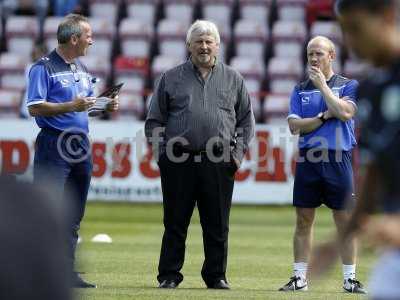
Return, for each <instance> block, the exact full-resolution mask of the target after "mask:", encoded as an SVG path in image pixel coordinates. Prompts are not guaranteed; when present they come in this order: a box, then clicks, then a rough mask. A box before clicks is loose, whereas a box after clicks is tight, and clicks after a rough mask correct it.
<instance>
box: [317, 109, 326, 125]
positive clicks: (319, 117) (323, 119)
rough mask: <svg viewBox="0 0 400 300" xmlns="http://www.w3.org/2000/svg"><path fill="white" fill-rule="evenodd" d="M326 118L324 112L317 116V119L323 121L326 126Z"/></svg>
mask: <svg viewBox="0 0 400 300" xmlns="http://www.w3.org/2000/svg"><path fill="white" fill-rule="evenodd" d="M324 116H325V115H324V113H323V112H322V111H321V112H320V113H319V114H318V115H317V118H318V119H320V120H321V122H322V124H324V123H325V122H326V119H325V117H324Z"/></svg>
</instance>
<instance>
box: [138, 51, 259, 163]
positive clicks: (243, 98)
mask: <svg viewBox="0 0 400 300" xmlns="http://www.w3.org/2000/svg"><path fill="white" fill-rule="evenodd" d="M158 127H161V128H163V129H165V132H164V134H163V138H164V141H163V142H162V143H161V144H160V146H161V148H162V147H164V146H165V144H166V142H168V141H169V140H170V139H171V138H176V137H182V138H184V139H185V140H187V141H188V145H187V147H188V148H189V149H191V150H194V151H199V150H204V149H206V144H207V141H208V140H209V139H211V138H216V137H219V138H221V139H222V140H223V141H226V142H228V143H230V142H233V141H234V142H235V143H236V146H235V149H234V150H233V155H234V157H235V158H237V159H238V160H239V161H241V160H242V158H243V156H244V153H245V151H246V150H247V148H248V143H249V141H250V139H251V138H252V137H253V135H254V116H253V111H252V108H251V102H250V97H249V95H248V92H247V90H246V87H245V85H244V80H243V78H242V76H241V75H240V74H239V73H238V72H236V71H235V70H233V69H232V68H231V67H229V66H227V65H225V64H223V63H221V62H216V64H215V66H214V67H213V69H212V71H211V72H210V73H209V75H208V77H207V78H206V79H203V78H202V77H201V75H200V73H199V71H198V70H197V68H196V67H195V66H194V65H193V63H192V62H191V60H190V59H189V60H188V61H187V62H185V63H183V64H181V65H179V66H177V67H175V68H173V69H171V70H169V71H167V72H165V73H164V74H163V75H162V76H161V78H160V80H159V82H158V84H157V87H156V89H155V91H154V94H153V97H152V99H151V104H150V108H149V112H148V115H147V119H146V123H145V132H146V137H147V138H148V139H149V141H150V143H151V142H152V141H151V139H150V137H152V136H153V130H154V129H155V128H158ZM231 144H232V143H231Z"/></svg>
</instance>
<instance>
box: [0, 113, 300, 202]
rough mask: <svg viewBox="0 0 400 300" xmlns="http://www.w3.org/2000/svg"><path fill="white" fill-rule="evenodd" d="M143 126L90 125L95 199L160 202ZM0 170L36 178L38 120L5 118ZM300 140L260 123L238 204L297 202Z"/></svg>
mask: <svg viewBox="0 0 400 300" xmlns="http://www.w3.org/2000/svg"><path fill="white" fill-rule="evenodd" d="M143 125H144V124H143V122H131V121H129V122H128V121H123V120H121V121H112V122H110V121H100V120H99V121H97V120H96V121H93V122H91V124H90V140H91V142H92V156H93V177H92V182H91V187H90V191H89V199H90V200H104V201H137V202H159V201H161V196H162V194H161V184H160V178H159V170H158V167H157V164H156V162H155V161H154V159H153V154H152V151H151V149H150V147H148V145H147V143H146V141H145V138H144V130H143ZM0 128H1V133H0V170H1V172H12V173H17V174H19V176H21V177H22V178H25V179H28V180H29V179H31V178H32V163H33V154H34V141H35V137H36V135H37V133H38V131H39V129H38V128H37V126H36V125H35V124H34V121H33V120H14V119H9V120H6V119H3V120H0ZM296 146H297V138H296V137H293V136H291V135H290V132H289V130H288V128H287V125H285V124H281V125H278V124H271V125H257V126H256V136H255V138H254V139H253V141H252V143H251V147H250V151H249V152H248V153H247V155H246V157H245V158H244V160H243V163H242V166H241V168H240V170H239V171H238V172H237V173H236V176H235V180H236V183H235V189H234V194H233V201H234V203H243V204H286V203H291V201H292V185H293V172H294V166H295V159H296Z"/></svg>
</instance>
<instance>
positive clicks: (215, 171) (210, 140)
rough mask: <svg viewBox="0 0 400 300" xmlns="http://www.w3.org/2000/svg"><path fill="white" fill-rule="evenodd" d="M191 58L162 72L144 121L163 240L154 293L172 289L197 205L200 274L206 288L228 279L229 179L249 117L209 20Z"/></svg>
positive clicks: (193, 30) (249, 128)
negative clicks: (154, 161)
mask: <svg viewBox="0 0 400 300" xmlns="http://www.w3.org/2000/svg"><path fill="white" fill-rule="evenodd" d="M186 42H187V46H188V49H189V52H190V54H191V57H190V59H189V60H188V61H187V62H185V63H183V64H181V65H179V66H177V67H175V68H173V69H171V70H169V71H167V72H165V73H164V74H163V75H162V76H161V78H160V80H159V82H158V84H157V87H156V89H155V91H154V95H153V98H152V100H151V104H150V109H149V113H148V115H147V119H146V123H145V131H146V136H147V138H148V141H149V142H150V144H151V145H152V146H153V150H154V152H155V153H156V155H157V156H158V158H159V160H158V165H159V167H160V172H161V185H162V191H163V205H164V227H165V231H164V236H163V240H162V246H161V254H160V262H159V267H158V271H159V274H158V277H157V279H158V281H159V283H160V285H159V287H160V288H175V287H177V286H178V285H179V283H180V282H181V281H182V280H183V275H182V274H181V273H180V270H181V268H182V266H183V262H184V256H185V240H186V235H187V229H188V226H189V223H190V218H191V216H192V213H193V209H194V206H195V204H196V203H197V207H198V209H199V214H200V222H201V226H202V229H203V242H204V252H205V253H204V255H205V260H204V263H203V268H202V271H201V275H202V277H203V280H204V282H205V283H206V285H207V287H208V288H215V289H229V285H228V283H227V280H226V276H225V273H226V263H227V256H228V231H229V211H230V207H231V202H232V192H233V183H234V175H235V172H236V170H237V169H238V168H239V166H240V163H241V161H242V159H243V156H244V154H245V152H246V151H247V148H248V143H249V141H250V139H251V138H252V137H253V135H254V117H253V112H252V108H251V103H250V98H249V95H248V93H247V90H246V87H245V85H244V81H243V78H242V77H241V76H240V75H239V74H238V73H237V72H236V71H234V70H233V69H231V68H230V67H228V66H226V65H225V64H223V63H222V62H219V61H218V60H217V58H216V56H217V54H218V49H219V43H220V37H219V33H218V29H217V27H216V26H215V25H214V24H213V23H211V22H208V21H196V22H195V23H193V24H192V26H191V27H190V28H189V30H188V33H187V38H186Z"/></svg>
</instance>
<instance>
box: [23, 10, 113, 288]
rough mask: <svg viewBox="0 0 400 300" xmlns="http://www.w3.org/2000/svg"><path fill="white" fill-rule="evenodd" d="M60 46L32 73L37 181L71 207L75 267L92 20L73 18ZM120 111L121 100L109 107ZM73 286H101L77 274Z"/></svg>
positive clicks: (84, 184)
mask: <svg viewBox="0 0 400 300" xmlns="http://www.w3.org/2000/svg"><path fill="white" fill-rule="evenodd" d="M57 40H58V46H57V48H56V49H55V50H53V51H52V52H51V53H50V54H49V55H48V56H45V57H43V58H41V59H40V60H39V61H37V62H36V63H35V64H34V65H33V66H32V68H31V70H30V72H29V86H28V99H27V105H28V109H29V113H30V114H31V115H32V116H34V117H35V120H36V123H37V124H38V126H39V127H40V128H41V131H40V133H39V135H38V137H37V139H36V151H35V158H34V182H35V183H37V184H45V185H48V184H49V183H51V184H52V185H51V187H52V188H54V189H55V190H56V193H57V194H58V195H60V197H64V198H65V200H66V202H67V203H66V205H67V206H68V214H67V215H68V216H67V218H66V219H67V225H68V233H67V234H68V243H69V247H68V248H69V253H68V255H69V258H70V262H71V268H72V269H73V267H74V261H75V248H76V243H77V240H78V230H79V226H80V222H81V220H82V218H83V215H84V211H85V204H86V197H87V194H88V190H89V184H90V179H91V173H92V160H91V152H90V143H89V140H88V137H87V134H88V131H89V129H88V112H87V110H88V109H89V108H90V107H91V106H93V105H94V103H95V101H96V100H95V98H94V97H92V96H93V85H92V80H91V79H92V78H91V76H90V75H89V74H88V72H87V70H86V68H85V66H84V65H83V64H82V63H81V62H80V61H79V60H78V59H77V58H78V57H79V56H84V55H86V52H87V50H88V48H89V46H90V45H91V44H92V31H91V27H90V25H89V23H88V20H87V18H85V17H84V16H81V15H74V14H71V15H68V16H66V17H65V19H64V20H63V21H62V22H61V23H60V25H59V27H58V30H57ZM117 108H118V100H117V99H114V100H113V101H111V102H110V104H109V105H108V107H107V109H108V110H110V111H114V110H116V109H117ZM72 286H74V287H81V288H88V287H96V286H95V285H93V284H90V283H87V282H85V281H83V280H82V279H81V278H80V277H79V276H78V274H77V273H75V272H73V276H72Z"/></svg>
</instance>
